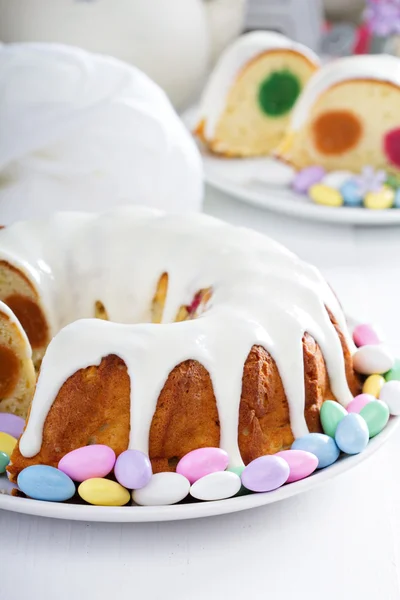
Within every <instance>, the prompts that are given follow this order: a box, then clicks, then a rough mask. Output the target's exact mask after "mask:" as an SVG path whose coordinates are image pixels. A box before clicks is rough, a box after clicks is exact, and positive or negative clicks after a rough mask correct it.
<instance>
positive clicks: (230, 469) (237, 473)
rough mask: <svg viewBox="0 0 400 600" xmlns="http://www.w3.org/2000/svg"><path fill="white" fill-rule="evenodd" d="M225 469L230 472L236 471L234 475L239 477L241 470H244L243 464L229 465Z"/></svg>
mask: <svg viewBox="0 0 400 600" xmlns="http://www.w3.org/2000/svg"><path fill="white" fill-rule="evenodd" d="M227 470H228V471H230V472H231V473H236V475H239V477H241V475H242V473H243V471H244V470H245V466H244V465H241V466H240V467H229V468H228V469H227Z"/></svg>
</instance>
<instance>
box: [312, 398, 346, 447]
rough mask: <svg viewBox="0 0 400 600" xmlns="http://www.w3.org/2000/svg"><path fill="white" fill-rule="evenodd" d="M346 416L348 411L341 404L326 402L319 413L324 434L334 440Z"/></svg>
mask: <svg viewBox="0 0 400 600" xmlns="http://www.w3.org/2000/svg"><path fill="white" fill-rule="evenodd" d="M346 415H347V410H346V409H345V408H343V406H341V404H339V403H338V402H334V401H333V400H326V401H325V402H324V403H323V404H322V406H321V410H320V413H319V416H320V419H321V425H322V429H323V430H324V433H326V435H329V436H330V437H332V438H334V437H335V433H336V428H337V426H338V425H339V423H340V421H341V420H342V419H343V418H344V417H345V416H346Z"/></svg>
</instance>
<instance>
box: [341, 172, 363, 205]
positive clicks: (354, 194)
mask: <svg viewBox="0 0 400 600" xmlns="http://www.w3.org/2000/svg"><path fill="white" fill-rule="evenodd" d="M340 193H341V194H342V196H343V201H344V204H345V206H362V203H363V197H362V194H360V190H359V186H358V185H357V182H356V181H354V180H352V179H350V180H349V181H346V182H345V183H344V184H343V185H342V186H341V188H340Z"/></svg>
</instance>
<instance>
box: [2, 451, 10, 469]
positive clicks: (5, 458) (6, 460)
mask: <svg viewBox="0 0 400 600" xmlns="http://www.w3.org/2000/svg"><path fill="white" fill-rule="evenodd" d="M9 462H10V457H9V456H8V454H6V453H5V452H0V473H4V472H5V470H6V466H7V465H8V464H9Z"/></svg>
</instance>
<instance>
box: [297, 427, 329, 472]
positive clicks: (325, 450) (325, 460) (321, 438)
mask: <svg viewBox="0 0 400 600" xmlns="http://www.w3.org/2000/svg"><path fill="white" fill-rule="evenodd" d="M292 450H304V451H305V452H311V454H315V456H316V457H317V458H318V467H317V469H325V467H329V465H332V464H333V463H334V462H335V461H336V460H337V459H338V458H339V454H340V450H339V448H338V447H337V445H336V442H335V440H334V439H333V438H331V437H330V436H329V435H326V434H325V433H308V434H307V435H304V436H303V437H301V438H298V439H297V440H295V441H294V442H293V444H292Z"/></svg>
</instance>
